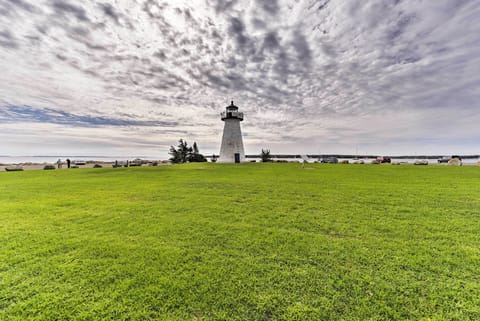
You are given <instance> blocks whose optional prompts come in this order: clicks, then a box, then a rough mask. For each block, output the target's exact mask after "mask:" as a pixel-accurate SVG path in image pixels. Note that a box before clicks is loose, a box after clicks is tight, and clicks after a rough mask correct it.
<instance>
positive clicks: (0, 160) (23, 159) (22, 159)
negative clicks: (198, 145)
mask: <svg viewBox="0 0 480 321" xmlns="http://www.w3.org/2000/svg"><path fill="white" fill-rule="evenodd" d="M59 158H60V159H61V160H62V161H63V162H65V161H66V160H67V158H68V159H70V160H71V161H74V160H83V161H97V162H111V163H114V162H115V161H116V160H118V161H127V160H133V159H135V158H141V159H148V160H156V158H154V157H152V158H150V157H144V156H142V157H135V156H133V157H128V156H127V157H125V156H0V164H25V163H32V164H55V163H56V162H57V160H58V159H59Z"/></svg>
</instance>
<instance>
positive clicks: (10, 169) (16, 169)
mask: <svg viewBox="0 0 480 321" xmlns="http://www.w3.org/2000/svg"><path fill="white" fill-rule="evenodd" d="M5 170H6V171H7V172H21V171H23V167H22V166H8V167H5Z"/></svg>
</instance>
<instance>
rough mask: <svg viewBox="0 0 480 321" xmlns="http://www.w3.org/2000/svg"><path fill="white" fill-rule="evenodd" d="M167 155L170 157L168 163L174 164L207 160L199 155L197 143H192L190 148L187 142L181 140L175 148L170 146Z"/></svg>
mask: <svg viewBox="0 0 480 321" xmlns="http://www.w3.org/2000/svg"><path fill="white" fill-rule="evenodd" d="M169 154H170V155H171V156H172V157H171V158H170V161H171V162H172V163H175V164H182V163H186V162H206V161H207V159H206V158H205V157H204V156H203V155H202V154H200V153H199V151H198V146H197V142H194V143H193V147H190V146H188V143H187V141H185V140H183V139H180V140H179V141H178V146H177V148H175V147H173V146H170V151H169Z"/></svg>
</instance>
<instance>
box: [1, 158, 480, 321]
mask: <svg viewBox="0 0 480 321" xmlns="http://www.w3.org/2000/svg"><path fill="white" fill-rule="evenodd" d="M429 319H430V320H432V321H437V320H480V168H478V167H473V166H471V167H466V166H465V167H447V166H424V167H415V166H409V165H405V166H391V165H327V164H309V165H307V168H306V169H303V170H302V168H301V166H300V165H299V164H241V165H217V164H189V165H175V166H160V167H141V168H118V169H80V170H61V171H58V170H57V171H26V172H10V173H6V172H5V173H0V320H348V321H350V320H424V321H427V320H429Z"/></svg>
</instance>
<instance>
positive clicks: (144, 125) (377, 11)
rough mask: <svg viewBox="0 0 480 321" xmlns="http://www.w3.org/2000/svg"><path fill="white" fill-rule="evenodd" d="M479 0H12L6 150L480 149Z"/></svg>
mask: <svg viewBox="0 0 480 321" xmlns="http://www.w3.org/2000/svg"><path fill="white" fill-rule="evenodd" d="M479 17H480V1H478V0H423V1H422V0H362V1H353V0H352V1H347V0H330V1H329V0H319V1H316V0H169V1H166V0H163V1H162V0H99V1H91V0H83V1H76V0H0V58H1V59H0V68H1V69H0V70H1V71H0V83H1V85H0V135H1V137H2V142H1V144H0V155H125V156H136V155H148V156H158V157H160V158H166V157H167V156H168V155H167V152H168V147H169V146H170V145H172V144H176V142H177V140H178V139H179V138H184V139H186V140H187V141H188V142H189V143H193V141H197V143H198V145H199V147H200V151H201V152H204V153H206V154H207V153H212V152H214V153H217V154H218V152H219V150H220V141H221V134H222V130H223V123H222V121H221V120H220V117H219V113H220V112H221V111H223V110H224V108H225V106H226V105H228V104H229V102H230V100H234V101H235V104H236V105H237V106H239V108H240V110H241V111H243V112H245V114H246V116H245V120H244V121H243V122H242V130H243V133H244V144H245V150H246V153H247V154H254V153H258V152H259V151H260V149H261V148H269V149H270V150H271V151H272V153H300V154H306V153H349V154H351V153H355V152H358V153H363V154H365V153H369V154H389V155H400V154H410V155H414V154H446V155H448V154H480V130H479V124H480V112H479V111H480V109H479V107H480V19H479Z"/></svg>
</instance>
